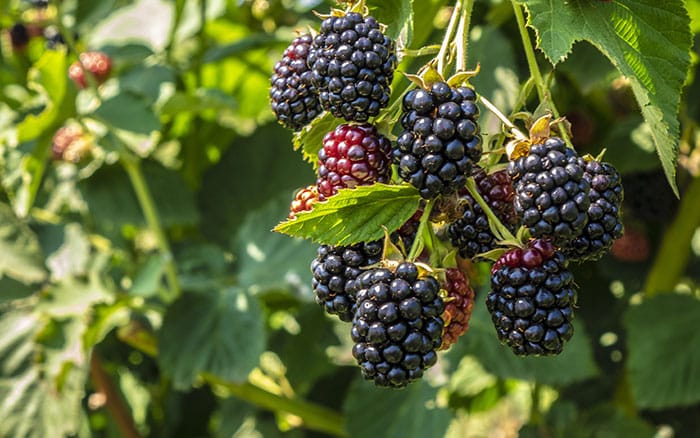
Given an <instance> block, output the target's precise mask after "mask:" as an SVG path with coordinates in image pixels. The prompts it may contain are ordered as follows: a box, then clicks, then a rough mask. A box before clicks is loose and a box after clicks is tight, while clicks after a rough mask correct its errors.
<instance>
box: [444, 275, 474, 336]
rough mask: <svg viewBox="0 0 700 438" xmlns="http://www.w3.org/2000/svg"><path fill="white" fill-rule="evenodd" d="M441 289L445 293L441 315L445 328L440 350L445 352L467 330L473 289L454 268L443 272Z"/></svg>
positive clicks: (470, 315)
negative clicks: (443, 309) (443, 278)
mask: <svg viewBox="0 0 700 438" xmlns="http://www.w3.org/2000/svg"><path fill="white" fill-rule="evenodd" d="M442 288H443V289H444V290H446V291H447V298H446V299H445V311H444V312H443V313H442V319H443V321H444V324H445V328H444V329H443V332H442V345H441V346H440V350H447V349H448V348H450V347H451V346H452V344H454V343H455V342H457V339H459V337H460V336H462V335H463V334H464V333H466V332H467V329H469V320H470V319H471V317H472V311H473V310H474V289H472V287H471V285H470V284H469V279H468V278H467V277H465V276H464V274H463V273H462V272H461V271H460V270H459V269H454V268H449V269H447V270H446V271H445V281H444V282H443V283H442Z"/></svg>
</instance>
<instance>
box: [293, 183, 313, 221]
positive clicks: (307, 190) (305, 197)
mask: <svg viewBox="0 0 700 438" xmlns="http://www.w3.org/2000/svg"><path fill="white" fill-rule="evenodd" d="M316 201H318V189H317V188H316V186H315V185H311V186H308V187H304V188H303V189H300V190H299V191H298V192H297V193H296V195H294V200H292V204H291V205H290V206H289V219H295V218H296V217H297V213H300V212H302V211H311V209H312V208H313V205H314V203H315V202H316Z"/></svg>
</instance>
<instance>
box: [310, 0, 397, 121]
mask: <svg viewBox="0 0 700 438" xmlns="http://www.w3.org/2000/svg"><path fill="white" fill-rule="evenodd" d="M308 65H309V67H310V68H311V70H312V72H313V74H312V82H313V85H314V87H316V90H317V91H318V96H319V100H320V102H321V106H322V107H323V109H325V110H328V111H330V112H331V113H332V114H333V115H334V116H335V117H342V118H344V119H345V120H352V121H356V122H364V121H367V120H368V119H369V118H370V117H374V116H376V115H377V114H379V110H380V109H382V108H384V107H385V106H387V104H388V103H389V96H390V94H391V89H390V85H391V80H392V79H393V77H394V69H395V68H396V54H395V48H394V41H393V40H391V38H389V37H387V36H386V35H384V33H383V32H382V30H381V27H380V25H379V23H378V22H377V20H375V19H374V18H373V17H371V16H367V17H363V16H362V15H361V14H358V13H356V12H350V13H348V14H347V15H344V16H340V17H329V18H326V19H325V20H323V22H322V23H321V31H320V33H319V34H318V35H317V36H316V37H315V38H314V40H313V44H312V45H311V51H310V52H309V57H308Z"/></svg>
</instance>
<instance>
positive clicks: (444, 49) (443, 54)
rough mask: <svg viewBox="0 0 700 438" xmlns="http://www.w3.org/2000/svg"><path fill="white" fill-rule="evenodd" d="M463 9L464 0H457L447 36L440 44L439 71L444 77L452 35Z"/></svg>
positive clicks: (446, 30) (446, 31) (446, 32)
mask: <svg viewBox="0 0 700 438" xmlns="http://www.w3.org/2000/svg"><path fill="white" fill-rule="evenodd" d="M461 10H462V1H461V0H457V2H456V3H455V6H454V9H453V10H452V16H451V17H450V22H449V23H448V25H447V29H445V37H444V38H443V39H442V44H441V45H440V51H439V52H438V55H437V71H438V73H440V74H441V75H442V76H443V77H445V69H446V67H447V54H448V52H449V49H450V45H451V44H452V36H453V34H454V32H455V27H456V26H457V19H458V18H459V16H460V11H461Z"/></svg>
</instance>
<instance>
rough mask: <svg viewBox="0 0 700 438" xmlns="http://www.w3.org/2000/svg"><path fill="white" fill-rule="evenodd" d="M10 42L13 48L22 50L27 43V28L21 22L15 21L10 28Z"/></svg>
mask: <svg viewBox="0 0 700 438" xmlns="http://www.w3.org/2000/svg"><path fill="white" fill-rule="evenodd" d="M9 33H10V43H11V44H12V48H13V49H14V50H22V49H24V48H25V47H27V44H28V43H29V30H28V29H27V26H25V25H24V24H22V23H15V24H14V25H13V26H12V27H11V28H10V31H9Z"/></svg>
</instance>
